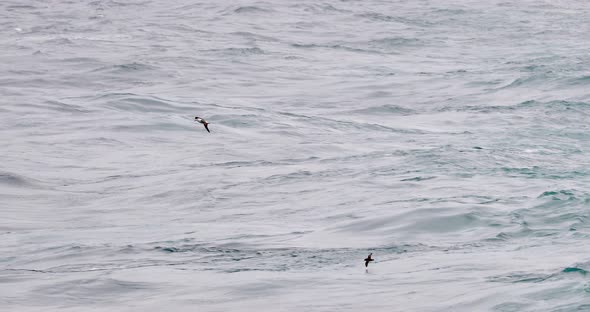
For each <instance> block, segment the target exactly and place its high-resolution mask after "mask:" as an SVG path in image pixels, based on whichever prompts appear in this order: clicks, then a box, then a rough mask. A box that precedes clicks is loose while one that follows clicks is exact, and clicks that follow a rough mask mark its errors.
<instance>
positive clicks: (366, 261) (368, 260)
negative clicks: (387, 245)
mask: <svg viewBox="0 0 590 312" xmlns="http://www.w3.org/2000/svg"><path fill="white" fill-rule="evenodd" d="M372 255H373V253H370V254H369V256H367V259H365V267H368V266H369V262H371V261H374V260H375V259H372V258H371V256H372Z"/></svg>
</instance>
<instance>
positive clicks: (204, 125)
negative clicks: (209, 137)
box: [203, 124, 211, 133]
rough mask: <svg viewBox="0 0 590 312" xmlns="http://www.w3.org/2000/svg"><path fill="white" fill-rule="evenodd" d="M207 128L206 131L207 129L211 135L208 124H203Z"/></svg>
mask: <svg viewBox="0 0 590 312" xmlns="http://www.w3.org/2000/svg"><path fill="white" fill-rule="evenodd" d="M203 125H204V126H205V129H207V132H209V133H211V131H209V127H207V124H203Z"/></svg>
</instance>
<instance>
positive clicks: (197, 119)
mask: <svg viewBox="0 0 590 312" xmlns="http://www.w3.org/2000/svg"><path fill="white" fill-rule="evenodd" d="M195 121H198V122H200V123H202V124H203V126H205V129H207V132H209V133H211V131H209V127H207V125H208V124H209V123H208V122H207V120H205V119H203V118H201V117H195Z"/></svg>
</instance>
